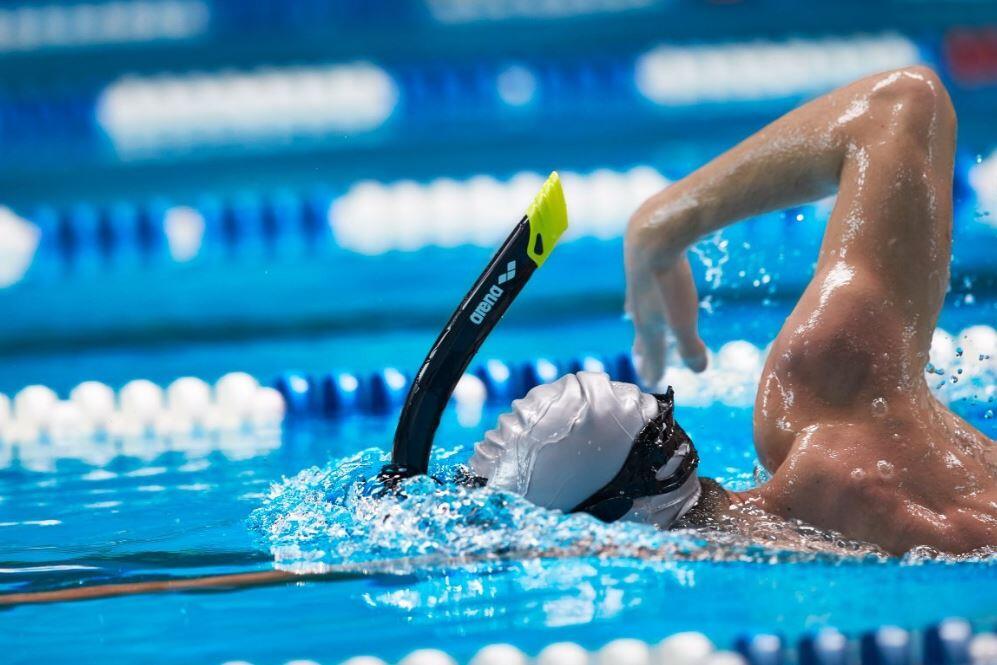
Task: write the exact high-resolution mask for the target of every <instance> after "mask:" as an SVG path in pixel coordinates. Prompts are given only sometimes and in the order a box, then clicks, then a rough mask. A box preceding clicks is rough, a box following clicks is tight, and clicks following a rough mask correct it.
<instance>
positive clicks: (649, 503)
mask: <svg viewBox="0 0 997 665" xmlns="http://www.w3.org/2000/svg"><path fill="white" fill-rule="evenodd" d="M697 462H698V458H697V457H696V453H695V449H694V448H693V446H692V442H691V441H689V438H688V437H687V436H686V435H685V432H683V431H682V429H681V428H680V427H678V425H677V423H675V422H674V419H673V417H672V400H671V394H670V392H669V394H667V395H658V396H656V395H650V394H647V393H644V392H641V390H640V389H639V388H637V386H634V385H632V384H629V383H621V382H618V381H611V380H610V379H609V376H607V375H606V374H603V373H601V372H578V373H577V374H568V375H567V376H563V377H561V378H560V379H558V380H557V381H554V382H553V383H549V384H545V385H541V386H537V387H536V388H534V389H533V390H531V391H530V392H529V393H528V394H527V395H526V397H524V398H523V399H520V400H516V401H514V402H513V403H512V411H511V412H510V413H506V414H503V415H502V416H500V417H499V421H498V426H497V427H496V428H495V429H493V430H490V431H489V432H487V433H486V434H485V438H484V440H483V441H481V442H480V443H478V444H477V445H476V446H475V450H474V455H473V456H472V457H471V468H472V470H473V471H474V473H476V474H477V475H478V476H480V477H482V478H484V479H486V481H487V485H488V487H492V488H495V489H501V490H504V491H508V492H513V493H515V494H520V495H522V496H524V497H525V498H526V499H528V500H529V501H531V502H532V503H535V504H537V505H539V506H542V507H544V508H551V509H556V510H562V511H565V512H569V511H576V510H581V511H584V512H589V513H592V514H593V515H596V516H597V517H599V518H601V519H605V520H607V521H611V520H614V519H618V518H620V517H623V518H625V519H635V520H641V521H648V522H654V523H656V524H658V525H659V526H662V527H665V528H667V527H668V526H671V524H672V523H673V522H674V521H675V520H676V519H678V518H679V517H680V516H681V515H682V514H684V513H685V512H686V511H687V510H688V509H689V508H691V507H692V506H693V505H694V504H695V502H696V500H697V499H698V497H699V481H698V479H697V478H696V464H697Z"/></svg>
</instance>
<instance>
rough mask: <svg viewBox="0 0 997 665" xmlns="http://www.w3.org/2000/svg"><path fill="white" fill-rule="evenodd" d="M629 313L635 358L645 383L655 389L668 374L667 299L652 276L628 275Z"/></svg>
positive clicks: (636, 365)
mask: <svg viewBox="0 0 997 665" xmlns="http://www.w3.org/2000/svg"><path fill="white" fill-rule="evenodd" d="M627 314H628V315H629V316H630V320H631V322H632V323H633V326H634V344H633V359H634V366H635V367H636V369H637V375H638V376H639V377H640V380H641V383H643V384H644V385H645V386H647V387H650V388H654V387H655V386H657V385H658V382H659V381H661V377H662V375H663V374H664V373H665V350H666V349H665V345H666V343H667V342H666V337H665V330H666V328H667V322H666V320H665V308H664V301H663V300H662V297H661V291H660V289H659V287H658V285H657V283H656V280H655V279H654V278H653V277H652V276H648V277H642V276H639V275H634V274H630V275H628V276H627Z"/></svg>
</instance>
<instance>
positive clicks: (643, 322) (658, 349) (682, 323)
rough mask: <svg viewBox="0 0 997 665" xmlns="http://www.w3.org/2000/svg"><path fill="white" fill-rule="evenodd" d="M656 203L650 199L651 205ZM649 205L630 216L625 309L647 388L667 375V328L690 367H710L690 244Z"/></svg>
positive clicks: (643, 380) (676, 228)
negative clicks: (701, 322) (657, 215)
mask: <svg viewBox="0 0 997 665" xmlns="http://www.w3.org/2000/svg"><path fill="white" fill-rule="evenodd" d="M651 203H652V201H648V204H651ZM649 208H650V209H651V210H654V209H655V208H656V206H651V205H645V206H643V207H642V208H641V209H640V210H638V211H637V212H636V213H635V214H634V216H633V217H632V218H631V220H630V223H629V225H628V226H627V232H626V235H625V238H624V263H625V265H626V276H627V300H626V310H627V314H628V315H629V317H630V319H631V321H633V325H634V345H633V357H634V364H635V365H636V367H637V374H638V375H639V376H640V379H641V381H642V382H643V383H644V385H645V386H648V387H651V388H653V387H655V386H657V385H658V383H659V382H660V381H661V379H662V377H663V376H664V373H665V358H666V353H667V350H668V349H667V345H668V337H669V336H668V332H669V331H670V332H671V333H672V334H673V335H674V338H675V342H676V345H677V347H678V352H679V355H680V356H681V357H682V360H683V362H685V364H686V366H688V367H689V369H691V370H693V371H695V372H702V371H703V370H704V369H706V362H707V361H706V345H705V344H703V340H702V339H700V337H699V296H698V294H697V292H696V284H695V282H694V281H693V279H692V269H691V268H690V267H689V259H688V258H687V256H686V247H688V244H687V242H686V241H685V240H684V239H683V237H682V236H684V235H685V233H684V232H683V229H682V228H681V227H680V226H679V225H678V224H676V223H669V222H667V221H661V220H656V219H655V216H654V215H653V214H651V213H650V212H649V211H648V209H649Z"/></svg>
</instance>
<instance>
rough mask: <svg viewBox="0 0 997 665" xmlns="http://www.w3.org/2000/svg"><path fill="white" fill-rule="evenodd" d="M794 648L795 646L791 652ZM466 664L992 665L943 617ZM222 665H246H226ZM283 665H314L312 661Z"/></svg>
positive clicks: (517, 655) (968, 634)
mask: <svg viewBox="0 0 997 665" xmlns="http://www.w3.org/2000/svg"><path fill="white" fill-rule="evenodd" d="M794 646H795V648H794ZM463 662H464V661H460V660H458V659H456V658H454V657H453V656H451V655H449V654H448V653H447V652H445V651H442V650H439V649H417V650H415V651H412V652H410V653H409V654H407V655H406V656H404V657H403V658H401V659H400V660H399V661H398V662H397V665H463ZM466 662H467V664H468V665H994V664H995V663H997V634H995V633H993V632H990V631H986V630H981V631H979V632H976V633H974V631H973V626H972V624H971V623H970V622H969V621H968V620H966V619H961V618H947V619H943V620H942V621H939V622H938V623H936V624H934V625H932V626H930V627H928V628H927V629H925V630H923V631H918V632H911V631H908V630H906V629H904V628H900V627H898V626H882V627H879V628H876V629H873V630H871V631H868V632H866V633H864V634H862V635H860V636H859V637H858V639H851V638H849V637H847V636H846V635H845V634H843V633H841V632H839V631H838V630H836V629H834V628H821V629H819V630H816V631H812V632H808V633H807V634H805V635H804V636H803V637H802V638H800V640H799V641H798V642H797V643H796V644H795V645H793V644H790V643H787V641H786V640H785V639H784V638H783V637H782V636H781V635H779V634H778V633H752V634H745V635H742V636H741V637H739V638H737V639H736V640H735V642H734V647H733V649H731V650H721V649H718V648H717V647H716V646H715V645H714V644H713V642H712V641H710V639H709V638H708V637H706V636H705V635H704V634H702V633H699V632H682V633H676V634H674V635H671V636H669V637H666V638H665V639H664V640H662V641H661V642H659V643H657V644H649V643H647V642H644V641H642V640H636V639H618V640H613V641H611V642H609V643H608V644H606V645H605V646H603V647H602V648H601V649H598V650H597V651H593V652H589V651H588V650H586V649H585V648H584V647H582V646H580V645H578V644H575V643H573V642H557V643H554V644H551V645H548V646H547V647H545V648H544V649H543V650H541V651H540V653H538V654H537V655H536V657H533V658H531V657H530V656H528V655H527V654H525V653H523V652H522V651H521V650H520V649H518V648H517V647H515V646H512V645H511V644H489V645H487V646H485V647H483V648H482V649H480V650H479V651H478V652H477V653H476V654H475V655H474V656H473V657H471V659H470V660H468V661H466ZM224 665H251V663H249V662H247V661H242V660H239V661H236V660H231V661H228V662H226V663H224ZM285 665H319V663H318V661H313V660H293V661H287V662H286V663H285ZM340 665H389V662H388V661H384V660H382V659H380V658H377V657H375V656H357V657H354V658H350V659H349V660H345V661H342V662H341V663H340Z"/></svg>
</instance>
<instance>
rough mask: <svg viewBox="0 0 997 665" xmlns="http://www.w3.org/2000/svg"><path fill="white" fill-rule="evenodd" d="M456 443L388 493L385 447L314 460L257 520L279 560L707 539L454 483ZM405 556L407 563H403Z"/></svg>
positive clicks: (586, 548)
mask: <svg viewBox="0 0 997 665" xmlns="http://www.w3.org/2000/svg"><path fill="white" fill-rule="evenodd" d="M457 452H458V451H456V450H450V451H445V452H442V453H441V454H439V455H436V460H435V461H436V464H435V466H434V468H432V469H431V472H432V473H433V476H434V477H435V480H434V479H433V478H429V477H425V476H423V477H416V478H411V479H408V480H406V481H404V482H403V483H402V484H401V485H400V487H399V491H398V492H386V491H384V486H383V485H381V484H380V483H379V482H378V481H377V479H376V476H377V473H378V471H379V470H380V468H381V467H382V465H384V464H385V463H386V462H387V461H388V455H387V454H386V453H385V452H384V451H381V450H378V449H373V448H372V449H367V450H364V451H362V452H360V453H357V454H356V455H353V456H351V457H347V458H345V459H343V460H338V461H333V462H331V463H329V464H327V465H326V466H325V467H321V468H319V467H312V468H310V469H306V470H304V471H302V472H301V473H299V474H298V475H297V476H295V477H293V478H286V479H284V480H283V481H282V482H280V483H276V484H275V485H273V487H272V488H271V491H270V493H269V495H268V496H267V498H266V499H265V500H264V502H263V505H262V506H261V507H260V508H258V509H257V510H255V511H254V512H253V513H252V515H251V516H250V519H249V521H250V526H251V528H252V529H253V530H254V532H255V533H256V534H257V535H258V537H259V538H260V540H261V541H262V544H263V545H264V546H266V547H269V548H270V550H271V551H272V553H273V554H274V558H275V559H276V562H277V564H278V565H279V566H281V567H287V568H291V569H294V570H315V569H321V568H322V567H323V566H325V565H330V564H332V565H335V564H344V563H360V562H365V561H385V560H399V561H401V560H404V559H412V558H426V557H431V558H438V559H441V560H443V559H460V558H469V559H477V560H480V559H484V558H488V557H516V556H517V555H518V556H524V555H534V554H536V555H544V554H550V555H554V554H557V553H562V552H564V553H567V552H570V553H572V554H599V553H601V552H602V551H603V550H604V549H605V548H606V546H607V545H608V544H612V545H613V546H614V552H615V553H616V554H619V555H623V556H626V555H636V554H638V553H640V552H648V551H655V552H668V553H670V554H674V555H675V556H683V555H685V556H689V555H690V554H692V553H693V552H694V551H695V550H696V549H697V548H699V547H700V546H701V543H700V542H699V541H698V540H697V539H695V538H693V537H690V536H689V535H688V534H680V533H663V532H660V531H657V530H656V529H654V528H652V527H647V526H643V525H639V524H628V523H617V524H604V523H602V522H599V521H598V520H595V519H594V518H592V517H589V516H588V515H565V514H563V513H560V512H557V511H549V510H544V509H542V508H538V507H537V506H534V505H533V504H531V503H529V502H528V501H526V500H525V499H523V498H522V497H519V496H516V495H513V494H507V493H504V492H497V491H493V490H489V489H486V488H468V487H462V486H460V485H458V484H457V483H456V482H455V477H456V475H457V474H458V473H460V469H461V467H460V466H459V465H450V466H447V465H444V464H442V462H445V461H446V460H447V459H449V458H452V457H453V456H454V455H456V453H457ZM400 565H403V564H400Z"/></svg>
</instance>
